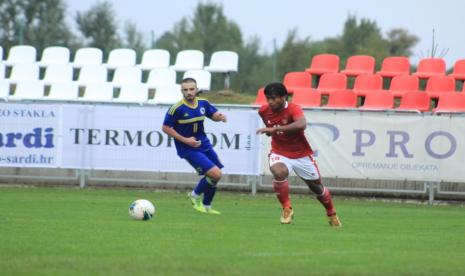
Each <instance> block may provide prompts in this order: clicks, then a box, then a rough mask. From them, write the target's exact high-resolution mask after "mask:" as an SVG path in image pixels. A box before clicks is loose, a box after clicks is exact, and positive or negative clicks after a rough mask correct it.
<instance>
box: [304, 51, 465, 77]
mask: <svg viewBox="0 0 465 276" xmlns="http://www.w3.org/2000/svg"><path fill="white" fill-rule="evenodd" d="M339 67H340V58H339V56H338V55H335V54H319V55H315V56H313V57H312V60H311V62H310V66H309V67H308V68H306V69H305V72H307V73H310V74H312V75H318V76H319V75H323V74H326V73H338V72H340V73H343V74H345V75H347V76H358V75H361V74H375V73H376V74H378V75H380V76H382V77H386V78H392V77H394V76H398V75H410V71H411V65H410V61H409V59H408V58H407V57H403V56H392V57H386V58H385V59H383V61H382V64H381V69H380V70H379V71H377V72H375V58H374V57H372V56H369V55H355V56H350V57H349V58H348V59H347V62H346V65H345V68H344V69H343V70H339ZM413 75H415V76H417V77H419V78H422V79H427V78H430V77H432V76H444V75H446V62H445V61H444V59H442V58H423V59H421V60H420V62H419V63H418V67H417V69H416V72H414V73H413ZM449 75H450V76H451V77H454V78H455V79H456V80H465V59H460V60H457V61H456V62H455V64H454V69H453V72H452V73H451V74H449Z"/></svg>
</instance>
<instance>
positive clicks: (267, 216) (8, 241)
mask: <svg viewBox="0 0 465 276" xmlns="http://www.w3.org/2000/svg"><path fill="white" fill-rule="evenodd" d="M185 194H186V193H185V192H175V191H153V190H136V189H84V190H79V189H72V188H67V189H66V188H16V187H3V188H0V275H463V274H464V273H465V209H464V207H463V206H460V205H455V206H427V205H420V204H406V203H383V202H374V201H364V200H356V199H344V198H341V197H335V198H334V201H335V204H336V207H337V209H338V214H339V216H340V218H341V220H342V222H343V227H342V228H341V229H333V228H330V227H329V226H328V225H327V222H326V218H325V215H324V211H323V207H321V206H320V204H319V203H318V201H317V200H316V199H315V198H314V197H313V196H303V195H300V196H297V195H293V197H292V200H293V205H294V210H295V219H294V223H293V224H291V225H281V224H280V223H279V215H280V208H279V205H278V202H277V200H276V199H275V198H274V196H273V195H265V194H259V195H257V196H251V195H246V194H238V193H226V192H222V191H221V190H220V191H219V192H218V193H217V197H216V200H215V208H217V209H218V210H220V211H222V214H221V215H219V216H215V215H208V214H201V213H196V212H195V211H194V210H193V209H192V208H191V206H190V203H189V202H188V200H187V197H186V195H185ZM137 198H146V199H149V200H150V201H152V202H153V203H154V204H155V206H156V209H157V211H156V214H155V217H154V219H152V220H150V221H135V220H132V219H131V218H130V217H129V215H128V206H129V204H130V203H131V202H132V201H133V200H135V199H137Z"/></svg>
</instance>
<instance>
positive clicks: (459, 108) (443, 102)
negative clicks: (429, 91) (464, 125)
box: [433, 93, 465, 113]
mask: <svg viewBox="0 0 465 276" xmlns="http://www.w3.org/2000/svg"><path fill="white" fill-rule="evenodd" d="M433 112H434V113H455V112H465V93H445V94H442V95H441V96H439V101H438V106H437V107H436V108H435V109H433Z"/></svg>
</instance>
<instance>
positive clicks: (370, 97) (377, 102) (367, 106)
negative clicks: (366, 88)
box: [359, 90, 394, 110]
mask: <svg viewBox="0 0 465 276" xmlns="http://www.w3.org/2000/svg"><path fill="white" fill-rule="evenodd" d="M359 108H360V109H362V110H391V109H393V108H394V95H392V94H391V93H389V92H386V91H381V90H378V91H373V92H371V93H368V94H366V96H365V101H364V103H363V106H361V107H359Z"/></svg>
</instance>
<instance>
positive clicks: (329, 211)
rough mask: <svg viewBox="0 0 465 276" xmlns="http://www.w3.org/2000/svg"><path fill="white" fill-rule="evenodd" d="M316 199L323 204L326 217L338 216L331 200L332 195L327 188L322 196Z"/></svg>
mask: <svg viewBox="0 0 465 276" xmlns="http://www.w3.org/2000/svg"><path fill="white" fill-rule="evenodd" d="M316 198H317V199H318V201H319V202H321V205H323V207H325V209H326V215H328V216H331V215H334V214H336V210H335V209H334V205H333V200H332V199H331V194H330V192H329V190H328V189H327V188H326V187H324V188H323V193H322V194H321V195H317V196H316Z"/></svg>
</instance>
